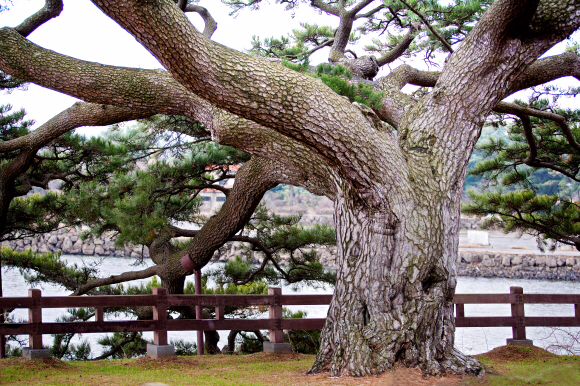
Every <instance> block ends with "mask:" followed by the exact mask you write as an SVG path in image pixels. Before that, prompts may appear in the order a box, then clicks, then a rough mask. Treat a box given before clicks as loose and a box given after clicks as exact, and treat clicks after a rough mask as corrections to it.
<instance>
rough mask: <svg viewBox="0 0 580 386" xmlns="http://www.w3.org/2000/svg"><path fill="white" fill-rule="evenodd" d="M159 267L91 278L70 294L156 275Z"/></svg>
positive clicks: (73, 294) (78, 293) (80, 293)
mask: <svg viewBox="0 0 580 386" xmlns="http://www.w3.org/2000/svg"><path fill="white" fill-rule="evenodd" d="M159 269H160V267H159V266H157V265H154V266H152V267H149V268H146V269H144V270H141V271H133V272H124V273H122V274H120V275H116V276H111V277H105V278H100V279H95V280H91V281H90V282H88V283H87V284H84V285H82V286H80V287H78V288H77V289H76V290H75V291H74V292H73V293H72V294H71V296H80V295H84V294H86V293H88V292H89V291H91V290H92V289H95V288H97V287H102V286H104V285H111V284H117V283H124V282H126V281H131V280H138V279H146V278H148V277H151V276H154V275H158V271H159Z"/></svg>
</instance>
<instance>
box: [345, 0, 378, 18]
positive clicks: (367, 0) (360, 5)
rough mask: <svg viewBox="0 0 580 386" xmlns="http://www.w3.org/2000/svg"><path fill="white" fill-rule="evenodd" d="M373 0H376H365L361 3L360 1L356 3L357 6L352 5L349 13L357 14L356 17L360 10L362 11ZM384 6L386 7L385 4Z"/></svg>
mask: <svg viewBox="0 0 580 386" xmlns="http://www.w3.org/2000/svg"><path fill="white" fill-rule="evenodd" d="M373 1H375V0H363V1H361V2H360V3H358V4H355V6H354V7H352V8H351V9H350V10H349V11H348V13H349V14H351V15H353V16H355V18H356V14H357V13H359V12H360V11H362V10H363V8H365V7H366V6H367V5H369V4H370V3H372V2H373ZM382 7H383V8H384V5H383V6H382ZM379 8H380V6H379Z"/></svg>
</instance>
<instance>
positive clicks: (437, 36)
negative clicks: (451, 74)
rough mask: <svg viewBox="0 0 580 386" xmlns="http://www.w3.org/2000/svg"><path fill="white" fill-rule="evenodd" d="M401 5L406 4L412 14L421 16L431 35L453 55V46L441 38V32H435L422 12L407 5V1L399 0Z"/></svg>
mask: <svg viewBox="0 0 580 386" xmlns="http://www.w3.org/2000/svg"><path fill="white" fill-rule="evenodd" d="M399 1H400V2H401V3H403V4H405V6H406V7H407V8H409V10H410V11H411V12H413V13H414V14H416V15H417V16H419V19H421V20H422V21H423V23H424V24H425V26H426V27H427V28H429V31H431V33H432V34H433V35H435V37H436V38H437V39H439V41H440V42H441V44H443V47H445V48H446V49H447V51H449V52H451V53H453V48H451V45H450V44H449V43H448V42H447V40H445V39H444V38H443V36H441V35H440V34H439V32H437V31H436V30H435V28H433V26H432V25H431V23H429V20H427V18H426V17H425V16H423V14H422V13H421V12H419V11H418V10H416V9H415V8H413V6H411V5H410V4H409V3H407V2H406V1H405V0H399Z"/></svg>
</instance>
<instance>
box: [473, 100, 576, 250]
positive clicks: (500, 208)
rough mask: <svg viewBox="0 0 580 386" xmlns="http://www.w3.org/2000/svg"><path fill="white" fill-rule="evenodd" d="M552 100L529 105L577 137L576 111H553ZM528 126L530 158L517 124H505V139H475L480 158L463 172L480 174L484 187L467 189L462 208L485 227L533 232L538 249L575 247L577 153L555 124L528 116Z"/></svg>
mask: <svg viewBox="0 0 580 386" xmlns="http://www.w3.org/2000/svg"><path fill="white" fill-rule="evenodd" d="M552 91H554V90H553V89H550V90H548V92H552ZM554 102H555V101H554V100H553V101H552V102H551V103H550V102H549V101H548V100H547V99H532V100H531V101H530V105H531V106H532V107H535V108H536V109H540V110H548V109H551V110H553V111H554V112H556V113H557V114H560V115H561V116H563V117H564V119H565V120H566V122H567V124H568V127H569V128H570V131H571V133H572V136H573V137H574V138H575V139H576V141H578V140H580V112H579V111H578V110H573V109H558V108H557V106H556V107H555V106H554ZM519 103H522V102H519ZM531 124H532V136H533V140H534V143H535V147H536V155H535V156H533V155H531V150H530V145H529V143H528V139H527V138H526V135H525V131H524V127H523V125H521V124H520V123H516V124H513V125H511V126H508V127H507V128H506V129H507V137H506V136H504V137H495V138H494V137H491V138H489V139H488V140H486V141H484V142H483V143H478V145H477V146H476V149H477V151H478V152H479V157H480V161H479V162H477V163H476V164H475V165H474V166H473V168H471V169H470V170H469V172H468V174H469V175H470V176H474V177H476V178H481V180H482V185H483V186H484V187H487V188H488V189H487V191H482V192H477V191H475V190H473V191H469V192H468V196H469V199H470V201H471V202H470V203H467V204H465V205H463V208H462V211H463V212H464V213H466V214H471V215H477V216H481V217H486V218H487V222H486V224H487V226H488V227H492V226H496V227H500V228H502V229H504V230H505V231H506V232H510V231H518V232H526V233H531V234H534V235H536V236H537V239H538V245H539V246H540V248H545V247H549V248H551V249H555V248H556V247H557V245H558V243H562V244H567V245H571V246H574V247H576V248H577V249H578V248H580V237H579V236H580V226H579V225H578V224H580V223H579V220H580V218H579V212H578V210H579V205H580V202H579V201H580V197H579V196H578V191H579V188H580V176H579V175H578V173H579V172H580V151H578V150H576V149H575V148H574V147H573V146H572V145H571V144H570V143H569V141H568V139H567V138H566V136H565V135H564V132H563V131H562V127H561V126H560V125H558V124H557V123H556V122H554V121H550V120H546V119H538V118H533V117H532V118H531Z"/></svg>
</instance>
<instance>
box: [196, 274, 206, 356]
mask: <svg viewBox="0 0 580 386" xmlns="http://www.w3.org/2000/svg"><path fill="white" fill-rule="evenodd" d="M195 294H196V295H201V269H197V270H195ZM195 319H197V320H202V319H203V307H202V305H201V304H197V305H196V306H195ZM203 354H204V344H203V331H202V330H197V355H203Z"/></svg>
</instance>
